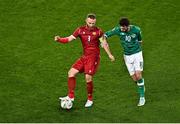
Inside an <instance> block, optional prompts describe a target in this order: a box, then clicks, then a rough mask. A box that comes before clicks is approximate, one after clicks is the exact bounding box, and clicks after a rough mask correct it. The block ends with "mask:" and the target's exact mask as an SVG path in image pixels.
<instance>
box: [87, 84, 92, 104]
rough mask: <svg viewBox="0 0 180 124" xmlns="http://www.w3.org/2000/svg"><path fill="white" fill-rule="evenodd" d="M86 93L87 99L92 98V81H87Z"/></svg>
mask: <svg viewBox="0 0 180 124" xmlns="http://www.w3.org/2000/svg"><path fill="white" fill-rule="evenodd" d="M86 85H87V93H88V100H91V101H92V100H93V97H92V93H93V81H90V82H87V84H86Z"/></svg>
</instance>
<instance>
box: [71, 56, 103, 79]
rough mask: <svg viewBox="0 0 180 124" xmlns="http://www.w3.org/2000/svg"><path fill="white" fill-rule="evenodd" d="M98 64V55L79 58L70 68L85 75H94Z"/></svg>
mask: <svg viewBox="0 0 180 124" xmlns="http://www.w3.org/2000/svg"><path fill="white" fill-rule="evenodd" d="M99 63H100V56H99V55H89V56H81V58H79V59H78V60H77V61H76V62H75V63H74V64H73V65H72V68H75V69H77V70H79V72H81V73H82V72H84V73H85V74H89V75H94V74H95V73H96V71H97V68H98V66H99Z"/></svg>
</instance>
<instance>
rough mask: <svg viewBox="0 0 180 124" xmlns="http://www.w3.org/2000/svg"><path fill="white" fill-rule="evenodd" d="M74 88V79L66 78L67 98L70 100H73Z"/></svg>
mask: <svg viewBox="0 0 180 124" xmlns="http://www.w3.org/2000/svg"><path fill="white" fill-rule="evenodd" d="M75 86H76V78H75V77H69V78H68V96H69V97H70V98H74V89H75Z"/></svg>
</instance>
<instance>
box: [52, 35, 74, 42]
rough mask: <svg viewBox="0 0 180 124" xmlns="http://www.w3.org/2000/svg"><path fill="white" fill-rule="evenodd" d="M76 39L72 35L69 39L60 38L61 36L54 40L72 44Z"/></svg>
mask: <svg viewBox="0 0 180 124" xmlns="http://www.w3.org/2000/svg"><path fill="white" fill-rule="evenodd" d="M74 39H76V38H75V37H74V36H73V35H70V36H69V37H63V38H62V37H60V36H55V37H54V40H55V41H57V42H60V43H68V42H71V41H72V40H74Z"/></svg>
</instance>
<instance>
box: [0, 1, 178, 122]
mask: <svg viewBox="0 0 180 124" xmlns="http://www.w3.org/2000/svg"><path fill="white" fill-rule="evenodd" d="M179 6H180V1H179V0H147V1H144V0H138V1H135V0H128V1H127V0H111V1H105V0H98V1H95V0H77V1H75V0H67V1H64V0H0V13H1V14H0V113H1V114H0V122H5V123H7V122H18V123H20V122H124V123H125V122H127V123H128V122H149V123H150V122H165V123H166V122H180V118H179V115H180V99H179V95H180V83H179V82H180V78H179V77H180V76H179V75H180V59H179V53H180V41H179V32H180V28H179V25H180V21H179V20H180V9H179ZM89 12H94V13H96V14H97V25H98V26H99V27H101V28H102V29H103V30H104V31H107V30H109V29H112V28H113V27H114V26H115V25H117V24H118V21H119V17H121V16H127V17H129V18H130V19H131V22H132V24H135V25H138V26H140V27H141V29H142V31H143V41H144V43H143V52H144V61H145V67H144V73H143V75H144V78H145V84H146V99H147V104H146V105H145V106H144V107H140V108H139V107H137V106H136V104H137V102H138V98H137V87H136V86H135V84H134V83H133V81H132V80H131V78H130V76H129V74H128V72H127V69H126V67H125V65H124V62H123V59H122V53H123V52H122V48H121V47H120V44H119V39H118V37H112V38H110V39H109V44H110V47H111V51H112V53H113V54H114V56H115V57H116V61H115V62H114V63H111V62H110V61H109V59H108V57H107V55H106V54H105V52H104V51H103V49H101V65H100V68H99V71H98V72H97V74H96V75H95V77H94V85H95V89H94V103H95V104H94V106H93V107H92V108H90V109H85V108H84V103H85V101H86V86H85V81H84V75H78V76H77V87H76V100H75V102H74V106H73V109H72V110H70V111H66V110H62V109H60V107H59V102H58V97H59V96H64V95H66V92H67V71H68V70H69V68H70V67H71V65H72V64H73V63H74V61H75V60H76V59H77V58H78V57H79V56H80V55H81V53H82V49H81V43H80V40H79V39H78V40H76V41H74V42H72V43H69V44H67V45H62V44H58V43H56V42H54V41H53V37H54V36H55V35H57V34H58V35H61V36H68V35H70V34H71V33H72V32H73V31H74V30H75V29H76V28H77V27H78V26H80V25H83V24H84V19H85V16H86V14H87V13H89Z"/></svg>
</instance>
